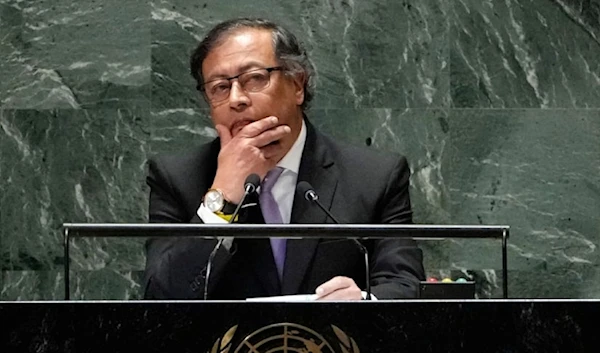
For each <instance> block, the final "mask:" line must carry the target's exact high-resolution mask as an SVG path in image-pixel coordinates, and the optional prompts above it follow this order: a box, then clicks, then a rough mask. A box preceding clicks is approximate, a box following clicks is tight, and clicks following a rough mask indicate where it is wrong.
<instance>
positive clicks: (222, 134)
mask: <svg viewBox="0 0 600 353" xmlns="http://www.w3.org/2000/svg"><path fill="white" fill-rule="evenodd" d="M215 129H217V134H219V138H220V139H221V148H223V146H225V145H227V144H228V143H229V141H231V131H229V129H228V128H227V127H226V126H225V125H221V124H217V125H215Z"/></svg>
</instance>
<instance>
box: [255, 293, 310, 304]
mask: <svg viewBox="0 0 600 353" xmlns="http://www.w3.org/2000/svg"><path fill="white" fill-rule="evenodd" d="M316 299H317V295H316V294H295V295H280V296H275V297H258V298H247V299H246V300H247V301H250V302H310V301H315V300H316Z"/></svg>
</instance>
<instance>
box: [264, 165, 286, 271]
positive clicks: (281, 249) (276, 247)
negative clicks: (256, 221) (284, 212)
mask: <svg viewBox="0 0 600 353" xmlns="http://www.w3.org/2000/svg"><path fill="white" fill-rule="evenodd" d="M281 173H283V168H281V167H276V168H274V169H271V170H270V171H269V172H268V173H267V176H266V177H265V179H264V180H263V183H262V184H261V186H260V196H259V198H258V202H259V203H260V209H261V211H262V214H263V218H264V219H265V223H267V224H270V223H275V224H281V223H283V220H282V219H281V213H280V212H279V206H278V205H277V201H275V198H274V197H273V194H272V193H271V190H272V189H273V185H275V183H276V182H277V179H279V176H280V175H281ZM285 243H286V240H285V239H282V238H271V248H272V249H273V258H274V259H275V265H276V266H277V273H278V274H279V280H281V278H282V277H283V265H284V263H285Z"/></svg>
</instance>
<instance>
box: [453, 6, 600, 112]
mask: <svg viewBox="0 0 600 353" xmlns="http://www.w3.org/2000/svg"><path fill="white" fill-rule="evenodd" d="M450 4H452V5H451V10H449V11H448V13H449V18H450V20H449V21H450V81H451V84H450V86H451V88H450V91H451V95H452V105H453V106H454V107H476V108H485V107H490V108H536V107H538V108H570V107H574V108H589V107H599V106H600V62H599V61H598V58H599V57H600V2H598V1H597V0H596V1H579V0H571V1H563V0H555V1H548V0H507V1H495V0H485V1H481V0H456V1H451V2H450Z"/></svg>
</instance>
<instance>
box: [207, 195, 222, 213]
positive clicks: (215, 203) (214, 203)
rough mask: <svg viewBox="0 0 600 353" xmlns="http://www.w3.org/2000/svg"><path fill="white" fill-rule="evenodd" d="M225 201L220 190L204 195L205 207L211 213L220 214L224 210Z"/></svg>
mask: <svg viewBox="0 0 600 353" xmlns="http://www.w3.org/2000/svg"><path fill="white" fill-rule="evenodd" d="M224 204H225V199H224V198H223V193H221V192H220V191H219V190H208V192H207V193H206V195H204V207H206V208H208V209H209V210H210V211H211V212H218V211H220V210H221V209H223V205H224Z"/></svg>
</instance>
